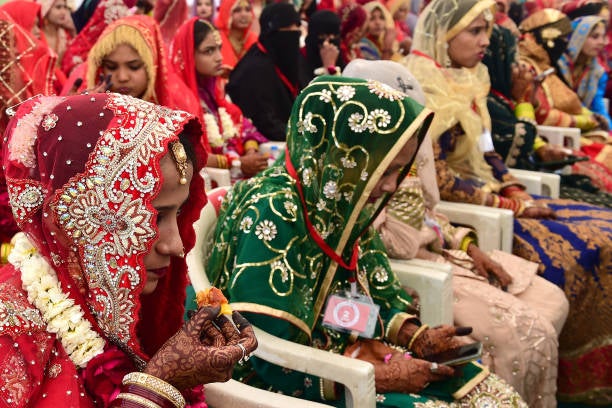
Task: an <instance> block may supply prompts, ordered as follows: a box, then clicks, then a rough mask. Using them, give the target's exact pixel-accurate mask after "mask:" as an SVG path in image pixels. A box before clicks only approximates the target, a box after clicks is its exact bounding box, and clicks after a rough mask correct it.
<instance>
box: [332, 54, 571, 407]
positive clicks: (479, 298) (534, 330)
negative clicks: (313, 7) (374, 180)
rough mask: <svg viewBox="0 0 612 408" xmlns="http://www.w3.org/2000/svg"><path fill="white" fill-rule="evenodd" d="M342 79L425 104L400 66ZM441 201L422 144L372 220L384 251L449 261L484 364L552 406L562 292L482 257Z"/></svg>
mask: <svg viewBox="0 0 612 408" xmlns="http://www.w3.org/2000/svg"><path fill="white" fill-rule="evenodd" d="M344 75H346V76H350V77H357V78H371V79H376V80H379V81H381V82H383V83H386V84H387V85H389V86H393V87H395V88H396V89H398V90H402V89H404V90H405V92H406V93H407V94H408V95H410V96H412V97H413V98H414V99H415V100H417V101H419V102H421V101H422V102H423V103H424V102H425V96H424V94H423V91H422V90H421V86H420V85H419V84H418V82H417V81H416V79H414V77H413V76H412V75H410V73H409V72H408V71H407V70H406V68H404V67H403V66H402V65H400V64H397V63H394V62H391V61H377V62H368V61H364V60H355V61H352V62H351V63H350V64H349V65H348V66H347V67H346V70H345V71H344ZM439 200H440V194H439V192H438V184H437V183H436V174H435V165H434V157H433V150H432V145H431V141H430V140H429V138H425V141H424V142H423V144H422V145H421V147H420V149H419V152H418V153H417V156H416V158H415V162H414V163H413V165H412V168H411V169H410V172H409V173H408V175H407V176H406V178H405V179H404V181H402V183H401V184H400V186H399V188H398V190H397V192H396V193H395V194H394V195H393V197H391V200H390V201H389V203H388V204H387V207H386V208H385V209H384V210H383V212H382V213H381V214H380V215H379V216H378V218H377V219H376V220H375V221H374V226H375V227H376V229H377V230H378V231H379V233H380V236H381V238H382V240H383V243H384V245H385V248H386V249H387V253H388V254H389V256H391V257H393V258H398V259H412V258H419V259H426V260H430V261H434V262H444V263H450V264H451V265H452V267H453V269H452V271H453V297H454V303H453V316H454V321H455V324H457V325H460V326H470V327H473V328H474V331H473V332H472V334H471V337H473V338H474V339H476V340H478V341H480V342H482V343H483V345H484V350H485V351H484V354H483V358H482V362H483V364H484V365H486V366H488V367H489V368H490V369H491V371H493V372H495V374H497V375H498V376H500V377H501V378H503V379H504V380H506V381H507V382H508V383H509V384H510V385H512V386H513V387H514V389H515V390H516V391H517V392H518V393H519V394H521V396H522V397H523V398H524V399H525V402H526V403H527V404H528V405H529V406H530V407H534V408H535V407H551V406H554V405H555V404H556V402H557V401H556V397H555V391H556V388H557V362H558V353H557V349H558V347H559V343H558V341H557V339H558V337H559V334H560V333H561V328H562V327H563V323H564V322H565V319H566V318H567V312H568V302H567V300H566V298H565V294H564V293H563V291H562V290H561V289H559V288H558V287H557V286H555V285H553V284H552V283H550V282H548V281H546V280H545V279H543V278H541V277H539V276H536V275H535V274H536V271H537V268H538V265H537V264H535V263H533V262H526V261H524V260H522V259H520V258H518V257H516V256H514V255H510V254H507V255H504V254H503V253H499V252H496V253H493V255H492V256H491V257H490V256H489V255H487V254H486V253H484V252H482V251H481V250H480V249H479V248H478V237H477V235H476V233H475V232H474V231H472V230H470V229H468V228H462V227H460V228H455V227H453V226H451V225H450V223H449V222H448V219H447V218H445V217H444V216H443V215H442V214H440V213H437V212H436V211H435V206H436V204H437V203H438V201H439ZM502 256H503V257H502ZM498 262H500V263H501V265H500V263H498ZM500 311H503V313H500Z"/></svg>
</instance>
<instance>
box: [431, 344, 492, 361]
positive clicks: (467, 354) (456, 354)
mask: <svg viewBox="0 0 612 408" xmlns="http://www.w3.org/2000/svg"><path fill="white" fill-rule="evenodd" d="M481 356H482V343H481V342H479V341H477V342H475V343H470V344H466V345H465V346H460V347H457V348H453V349H450V350H446V351H443V352H441V353H438V354H432V355H429V356H425V357H423V359H424V360H427V361H431V362H432V363H438V364H444V365H448V366H455V365H461V364H465V363H469V362H470V361H474V360H478V359H479V358H480V357H481Z"/></svg>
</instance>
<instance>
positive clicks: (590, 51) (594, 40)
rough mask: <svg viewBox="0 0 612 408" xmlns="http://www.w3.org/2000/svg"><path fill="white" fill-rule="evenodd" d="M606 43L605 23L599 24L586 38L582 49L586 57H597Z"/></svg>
mask: <svg viewBox="0 0 612 408" xmlns="http://www.w3.org/2000/svg"><path fill="white" fill-rule="evenodd" d="M605 45H606V29H605V26H604V25H603V23H600V24H597V25H596V26H595V27H594V28H593V29H592V30H591V32H590V33H589V36H588V37H587V38H586V40H585V42H584V45H583V46H582V50H581V51H580V52H581V53H582V54H584V56H585V57H589V58H595V57H597V56H598V55H599V53H601V51H602V50H603V48H604V47H605Z"/></svg>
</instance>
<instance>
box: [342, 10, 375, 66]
mask: <svg viewBox="0 0 612 408" xmlns="http://www.w3.org/2000/svg"><path fill="white" fill-rule="evenodd" d="M338 15H339V16H340V56H341V57H342V60H343V61H344V62H345V63H348V62H350V61H352V60H354V59H355V58H362V56H361V51H360V49H359V42H360V41H361V39H362V38H363V37H364V36H365V34H366V31H367V29H368V12H367V11H366V10H365V9H364V8H363V6H361V5H360V4H357V3H352V2H348V3H345V4H344V5H343V6H342V7H341V8H340V10H338Z"/></svg>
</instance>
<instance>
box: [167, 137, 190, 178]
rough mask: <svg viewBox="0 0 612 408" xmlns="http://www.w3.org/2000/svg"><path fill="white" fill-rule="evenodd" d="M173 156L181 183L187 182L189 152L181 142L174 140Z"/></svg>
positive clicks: (172, 146)
mask: <svg viewBox="0 0 612 408" xmlns="http://www.w3.org/2000/svg"><path fill="white" fill-rule="evenodd" d="M170 151H171V152H172V157H173V158H174V162H175V163H176V170H177V171H178V174H179V177H180V178H179V183H180V184H187V153H185V147H183V144H182V143H181V142H174V143H172V145H171V147H170Z"/></svg>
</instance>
